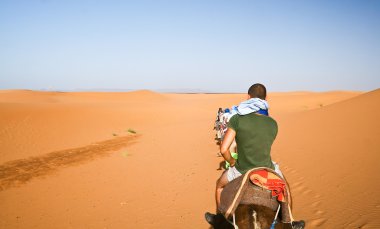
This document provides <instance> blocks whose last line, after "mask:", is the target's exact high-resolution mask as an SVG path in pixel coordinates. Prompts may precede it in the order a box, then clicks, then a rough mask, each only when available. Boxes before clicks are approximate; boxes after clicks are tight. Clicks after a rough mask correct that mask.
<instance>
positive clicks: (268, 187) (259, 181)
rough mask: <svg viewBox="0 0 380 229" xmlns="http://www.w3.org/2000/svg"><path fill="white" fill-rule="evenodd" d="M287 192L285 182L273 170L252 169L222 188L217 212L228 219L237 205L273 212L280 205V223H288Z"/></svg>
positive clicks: (264, 168)
mask: <svg viewBox="0 0 380 229" xmlns="http://www.w3.org/2000/svg"><path fill="white" fill-rule="evenodd" d="M288 190H289V189H288V187H287V183H286V181H285V180H284V179H283V178H281V176H280V175H279V174H277V173H276V172H275V171H274V170H272V169H270V168H266V167H259V168H254V169H251V170H249V171H248V172H246V173H245V174H244V175H242V176H240V177H238V178H236V179H234V180H232V181H231V182H229V183H228V184H227V185H226V186H225V187H224V189H223V191H222V194H221V201H220V206H219V209H218V210H219V211H220V212H221V213H222V214H223V215H224V217H226V218H227V219H228V218H230V217H231V216H232V215H233V214H234V212H235V210H236V208H237V207H238V206H239V204H245V205H251V204H253V205H258V206H265V207H268V208H270V209H272V210H273V211H276V210H277V209H278V206H279V204H280V205H281V218H282V221H283V222H290V212H289V207H288V204H289V203H288V200H289V199H290V196H289V191H288Z"/></svg>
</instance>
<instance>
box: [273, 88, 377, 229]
mask: <svg viewBox="0 0 380 229" xmlns="http://www.w3.org/2000/svg"><path fill="white" fill-rule="evenodd" d="M379 101H380V90H376V91H372V92H369V93H365V94H363V95H360V96H357V97H355V98H352V99H349V100H347V101H343V102H338V103H335V104H332V105H329V106H326V107H322V108H320V109H317V110H313V111H310V112H302V113H298V114H294V115H293V117H288V118H287V119H286V120H284V121H283V122H282V123H281V125H282V128H281V129H282V132H281V134H280V136H279V138H278V142H277V145H276V147H275V151H276V152H275V154H274V155H275V156H277V157H278V158H280V160H281V161H282V163H283V164H286V166H288V167H289V169H286V170H285V171H286V173H289V175H288V179H289V180H290V182H291V184H293V185H292V187H293V191H294V192H295V197H296V205H297V204H299V207H298V208H297V209H296V212H297V213H298V214H299V215H300V216H302V215H303V216H304V218H306V219H309V221H310V222H311V225H313V226H321V225H322V224H324V226H323V227H326V228H330V227H332V225H334V228H379V227H380V221H379V219H378V217H377V216H379V215H380V205H379V203H380V198H379V196H378V194H379V190H380V185H379V183H378V182H377V181H378V180H379V178H380V176H379V173H378V172H377V166H378V165H379V163H378V162H379V159H380V155H379V152H380V144H379V141H378V140H379V139H380V122H379V121H378V117H380V106H379ZM313 213H314V214H313Z"/></svg>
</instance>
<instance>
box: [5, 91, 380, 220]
mask: <svg viewBox="0 0 380 229" xmlns="http://www.w3.org/2000/svg"><path fill="white" fill-rule="evenodd" d="M245 98H246V95H244V94H160V93H155V92H152V91H135V92H125V93H101V92H41V91H28V90H3V91H0V209H1V210H0V228H209V227H208V224H207V223H206V222H205V220H204V218H203V215H204V212H206V211H214V209H215V203H214V197H213V195H214V186H215V181H216V179H217V178H218V177H219V176H220V174H221V171H218V170H217V168H218V167H219V163H220V162H221V160H222V159H221V158H220V157H217V156H216V154H217V152H218V146H217V145H216V144H215V141H214V137H215V133H214V131H213V129H212V128H213V123H214V120H215V114H216V111H217V109H218V107H230V106H231V105H234V104H238V103H239V102H240V101H242V100H244V99H245ZM268 101H269V104H270V106H271V108H270V115H271V116H272V117H273V118H275V119H276V120H277V122H278V124H279V134H278V136H277V139H276V141H275V144H274V145H273V148H272V157H273V159H274V160H275V161H277V162H278V163H279V164H280V166H281V169H282V170H283V172H284V174H285V176H286V177H287V179H288V181H289V183H290V187H291V191H292V196H293V208H294V215H295V217H296V218H297V219H304V220H305V221H306V223H307V228H380V197H379V196H380V195H379V194H380V191H379V190H380V184H379V178H380V173H379V172H378V171H377V170H378V169H377V166H378V165H379V159H380V121H379V117H380V89H378V90H375V91H370V92H350V91H332V92H321V93H315V92H283V93H269V95H268ZM128 130H129V131H128ZM131 132H136V133H131Z"/></svg>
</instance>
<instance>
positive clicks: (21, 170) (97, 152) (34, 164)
mask: <svg viewBox="0 0 380 229" xmlns="http://www.w3.org/2000/svg"><path fill="white" fill-rule="evenodd" d="M137 137H138V135H128V136H122V137H117V138H113V139H111V140H106V141H102V142H97V143H94V144H91V145H88V146H84V147H79V148H73V149H66V150H60V151H54V152H51V153H47V154H44V155H42V156H38V157H29V158H26V159H20V160H14V161H9V162H6V163H4V164H2V165H0V191H3V190H5V189H8V188H11V187H17V186H19V185H22V184H25V183H26V182H29V181H30V180H32V179H33V178H36V177H40V176H46V175H49V174H52V173H54V172H57V171H58V170H59V169H62V168H65V167H69V166H73V165H79V164H83V163H85V162H89V161H92V160H94V159H96V158H99V157H104V156H107V155H109V154H110V153H111V152H114V151H116V150H120V149H122V148H124V147H126V146H127V145H130V144H133V143H135V140H136V138H137Z"/></svg>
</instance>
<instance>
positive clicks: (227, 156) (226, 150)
mask: <svg viewBox="0 0 380 229" xmlns="http://www.w3.org/2000/svg"><path fill="white" fill-rule="evenodd" d="M235 136H236V132H235V130H233V129H232V128H228V129H227V132H226V134H225V135H224V139H223V142H222V144H221V145H220V153H221V154H222V156H223V158H224V160H226V161H228V163H230V165H231V167H233V166H234V165H235V162H236V161H235V159H234V158H233V157H232V156H231V152H230V146H231V144H232V142H233V141H234V139H235Z"/></svg>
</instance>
